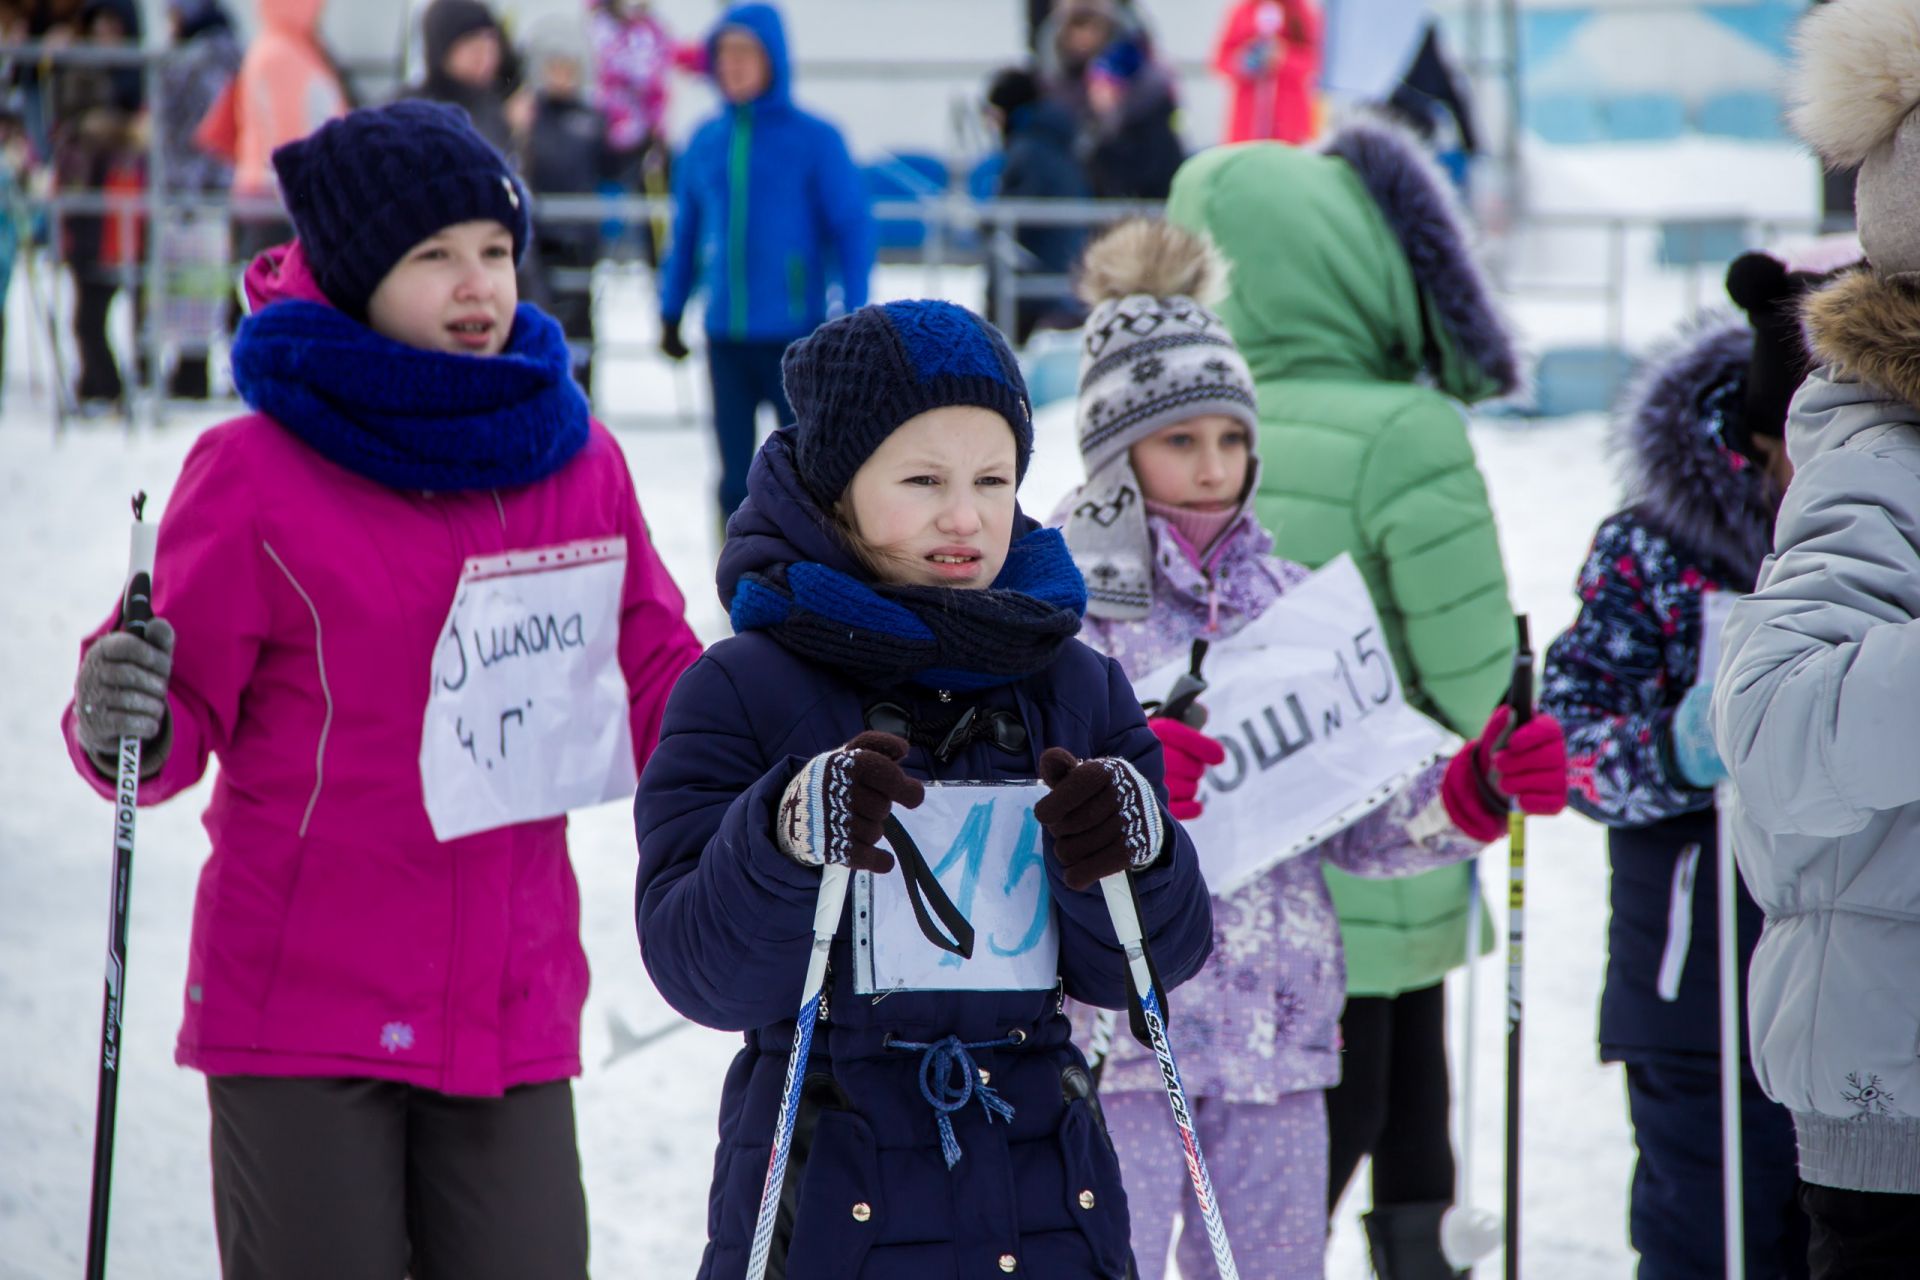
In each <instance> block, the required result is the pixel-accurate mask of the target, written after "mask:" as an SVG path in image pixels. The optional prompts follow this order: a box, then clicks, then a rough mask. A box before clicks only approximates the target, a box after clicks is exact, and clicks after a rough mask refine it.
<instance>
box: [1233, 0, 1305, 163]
mask: <svg viewBox="0 0 1920 1280" xmlns="http://www.w3.org/2000/svg"><path fill="white" fill-rule="evenodd" d="M1262 40H1272V41H1274V42H1275V44H1276V46H1277V50H1278V56H1277V57H1276V58H1274V59H1273V60H1271V61H1270V62H1268V63H1267V64H1266V65H1265V66H1264V67H1263V68H1260V69H1258V70H1256V69H1255V68H1254V67H1253V66H1251V65H1249V54H1250V53H1251V52H1252V50H1253V49H1254V47H1255V46H1256V45H1257V44H1258V43H1259V42H1260V41H1262ZM1324 40H1325V24H1324V22H1323V20H1322V19H1321V16H1320V9H1319V6H1318V5H1316V4H1315V3H1314V0H1244V3H1242V4H1239V5H1237V6H1236V7H1235V8H1234V9H1233V10H1232V11H1231V12H1230V13H1228V15H1227V21H1226V25H1225V26H1224V27H1222V28H1221V30H1220V40H1219V42H1218V43H1217V44H1216V45H1215V46H1214V51H1213V69H1214V70H1215V71H1217V72H1219V73H1220V74H1221V75H1222V76H1224V77H1226V79H1227V81H1228V83H1229V84H1231V85H1232V86H1233V102H1232V107H1231V112H1230V114H1229V116H1228V123H1227V141H1228V142H1251V141H1254V140H1256V139H1261V138H1277V139H1279V140H1280V141H1281V142H1294V143H1299V142H1305V141H1307V140H1308V139H1310V138H1311V137H1312V136H1313V133H1314V126H1315V118H1314V103H1313V95H1314V89H1315V87H1316V86H1317V85H1318V83H1319V80H1320V60H1321V54H1322V51H1323V47H1324Z"/></svg>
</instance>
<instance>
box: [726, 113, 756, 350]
mask: <svg viewBox="0 0 1920 1280" xmlns="http://www.w3.org/2000/svg"><path fill="white" fill-rule="evenodd" d="M752 162H753V104H752V103H747V104H745V105H743V106H741V107H738V108H736V110H735V112H734V118H733V141H732V145H731V146H730V147H729V148H728V152H727V187H728V191H727V290H728V297H727V334H728V336H729V337H731V338H733V339H734V340H735V341H739V340H740V339H742V338H745V337H746V336H747V196H748V191H747V178H748V174H749V173H750V172H751V170H752V168H753V163H752Z"/></svg>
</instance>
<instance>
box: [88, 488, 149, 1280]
mask: <svg viewBox="0 0 1920 1280" xmlns="http://www.w3.org/2000/svg"><path fill="white" fill-rule="evenodd" d="M146 503H147V495H146V494H144V493H137V494H135V495H134V496H133V537H132V548H131V551H130V553H129V555H128V563H127V584H126V588H125V590H124V591H123V592H122V593H121V596H120V628H121V630H123V631H131V632H133V633H134V634H135V635H145V634H146V631H147V623H149V622H151V621H152V620H153V544H154V527H153V526H152V525H150V524H148V523H147V522H146V521H145V520H143V519H141V516H142V514H143V512H144V511H145V508H146ZM139 796H140V739H138V738H132V737H127V738H122V739H120V755H119V787H118V788H117V789H116V791H115V793H114V806H113V886H112V889H113V893H112V900H111V902H110V904H109V917H108V921H109V922H108V925H107V989H106V998H105V1002H104V1005H103V1007H102V1008H101V1011H100V1092H99V1095H98V1099H97V1100H96V1102H95V1104H94V1112H93V1203H92V1205H91V1207H90V1209H89V1210H88V1213H87V1280H103V1278H104V1277H105V1276H106V1274H107V1205H108V1201H109V1198H110V1197H111V1195H112V1192H113V1126H114V1118H115V1115H116V1112H117V1110H118V1107H119V1101H120V1049H121V1044H120V1032H121V1027H122V1020H123V1015H124V1013H125V1011H126V997H127V907H128V902H129V899H130V897H131V895H132V890H133V816H134V809H135V806H136V804H137V803H138V801H139Z"/></svg>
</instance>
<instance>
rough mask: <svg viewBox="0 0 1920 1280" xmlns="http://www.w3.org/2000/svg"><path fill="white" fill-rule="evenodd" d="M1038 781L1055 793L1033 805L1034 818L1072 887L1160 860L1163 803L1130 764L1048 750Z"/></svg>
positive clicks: (1090, 884) (1085, 886) (1089, 884)
mask: <svg viewBox="0 0 1920 1280" xmlns="http://www.w3.org/2000/svg"><path fill="white" fill-rule="evenodd" d="M1040 780H1041V781H1042V782H1044V783H1046V784H1047V787H1048V790H1049V791H1050V793H1051V794H1049V795H1047V796H1045V797H1043V798H1042V799H1041V801H1040V803H1038V804H1036V805H1034V806H1033V816H1034V818H1035V820H1037V821H1038V822H1039V823H1040V825H1041V826H1043V827H1045V828H1046V829H1047V833H1048V834H1049V835H1051V836H1052V837H1053V856H1054V857H1055V858H1056V859H1058V860H1059V862H1060V870H1061V872H1062V874H1063V875H1065V877H1066V881H1067V887H1068V888H1069V889H1089V888H1092V887H1093V886H1094V885H1095V884H1097V883H1098V882H1100V881H1101V880H1104V879H1106V878H1107V877H1108V876H1110V875H1114V874H1116V873H1118V872H1121V871H1126V870H1128V869H1132V870H1136V871H1137V870H1139V869H1140V868H1141V867H1144V866H1146V865H1147V864H1148V863H1150V862H1152V861H1153V860H1154V859H1155V858H1157V857H1159V856H1160V851H1161V849H1162V847H1163V846H1164V845H1165V843H1166V836H1167V832H1166V826H1165V824H1164V823H1162V822H1161V820H1160V803H1159V801H1158V800H1156V799H1155V798H1154V794H1153V788H1152V787H1151V786H1149V785H1148V784H1147V780H1146V779H1145V778H1143V777H1141V776H1140V771H1139V770H1138V769H1136V768H1134V767H1133V764H1132V763H1131V762H1130V761H1126V760H1121V759H1118V758H1117V757H1114V756H1101V757H1099V758H1098V759H1094V760H1076V759H1075V758H1074V755H1073V753H1072V752H1071V751H1068V750H1067V749H1066V748H1065V747H1048V748H1047V749H1046V751H1044V752H1043V753H1041V756H1040Z"/></svg>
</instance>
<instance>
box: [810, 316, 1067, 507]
mask: <svg viewBox="0 0 1920 1280" xmlns="http://www.w3.org/2000/svg"><path fill="white" fill-rule="evenodd" d="M780 376H781V380H782V381H783V382H784V383H785V384H786V389H787V400H788V401H789V402H790V403H791V404H792V405H793V415H794V422H795V426H794V442H793V450H794V462H795V465H796V466H797V467H798V469H799V472H800V478H801V480H802V481H804V482H805V483H806V486H807V488H808V489H809V490H811V491H812V493H813V496H814V498H815V499H816V500H818V501H819V502H820V504H821V505H822V506H831V505H832V504H833V503H835V502H837V501H838V500H839V498H840V495H841V494H843V493H845V492H846V489H847V485H848V484H849V483H851V482H852V480H853V473H854V472H856V471H858V470H859V469H860V467H861V465H862V464H863V463H865V462H866V460H867V459H868V458H870V457H872V456H873V451H874V450H875V449H878V448H879V447H880V444H881V442H882V441H883V440H885V439H886V438H887V437H888V436H890V435H892V434H893V432H894V429H895V428H896V427H898V426H899V425H900V424H901V423H903V422H905V421H906V420H907V419H908V418H911V417H913V416H914V415H916V414H921V413H925V412H926V411H927V410H929V409H938V408H941V407H943V406H945V405H958V404H966V405H977V406H978V407H980V408H982V409H990V410H992V411H993V412H995V413H997V414H999V415H1000V416H1001V417H1003V418H1005V419H1006V420H1007V426H1008V427H1010V428H1012V430H1013V446H1014V476H1015V483H1018V482H1019V479H1020V478H1021V477H1024V476H1025V475H1026V473H1027V459H1028V457H1030V456H1031V455H1032V453H1033V410H1032V408H1031V407H1030V406H1029V404H1028V401H1027V384H1026V380H1025V379H1024V378H1022V377H1021V376H1020V362H1019V361H1018V360H1016V359H1014V355H1013V350H1012V348H1010V347H1008V346H1007V340H1006V339H1005V338H1003V337H1001V336H1000V331H999V330H998V329H996V328H994V327H993V326H992V325H990V324H988V323H987V322H986V321H985V320H982V319H981V318H980V317H979V316H976V315H975V314H973V312H971V311H969V310H967V309H966V308H965V307H961V306H955V305H954V304H953V303H951V302H935V301H924V300H923V301H913V302H886V303H881V304H878V305H876V306H870V307H862V308H860V309H859V310H858V311H855V312H853V313H852V314H850V315H844V316H841V317H840V318H839V319H838V320H830V321H828V322H827V323H826V324H823V325H821V326H820V327H819V328H818V329H815V330H814V331H813V332H812V333H810V334H808V335H807V336H806V337H804V338H802V339H800V340H799V341H798V342H796V343H794V344H793V345H792V346H790V347H788V348H787V353H786V355H785V356H784V357H783V358H782V359H781V361H780Z"/></svg>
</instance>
